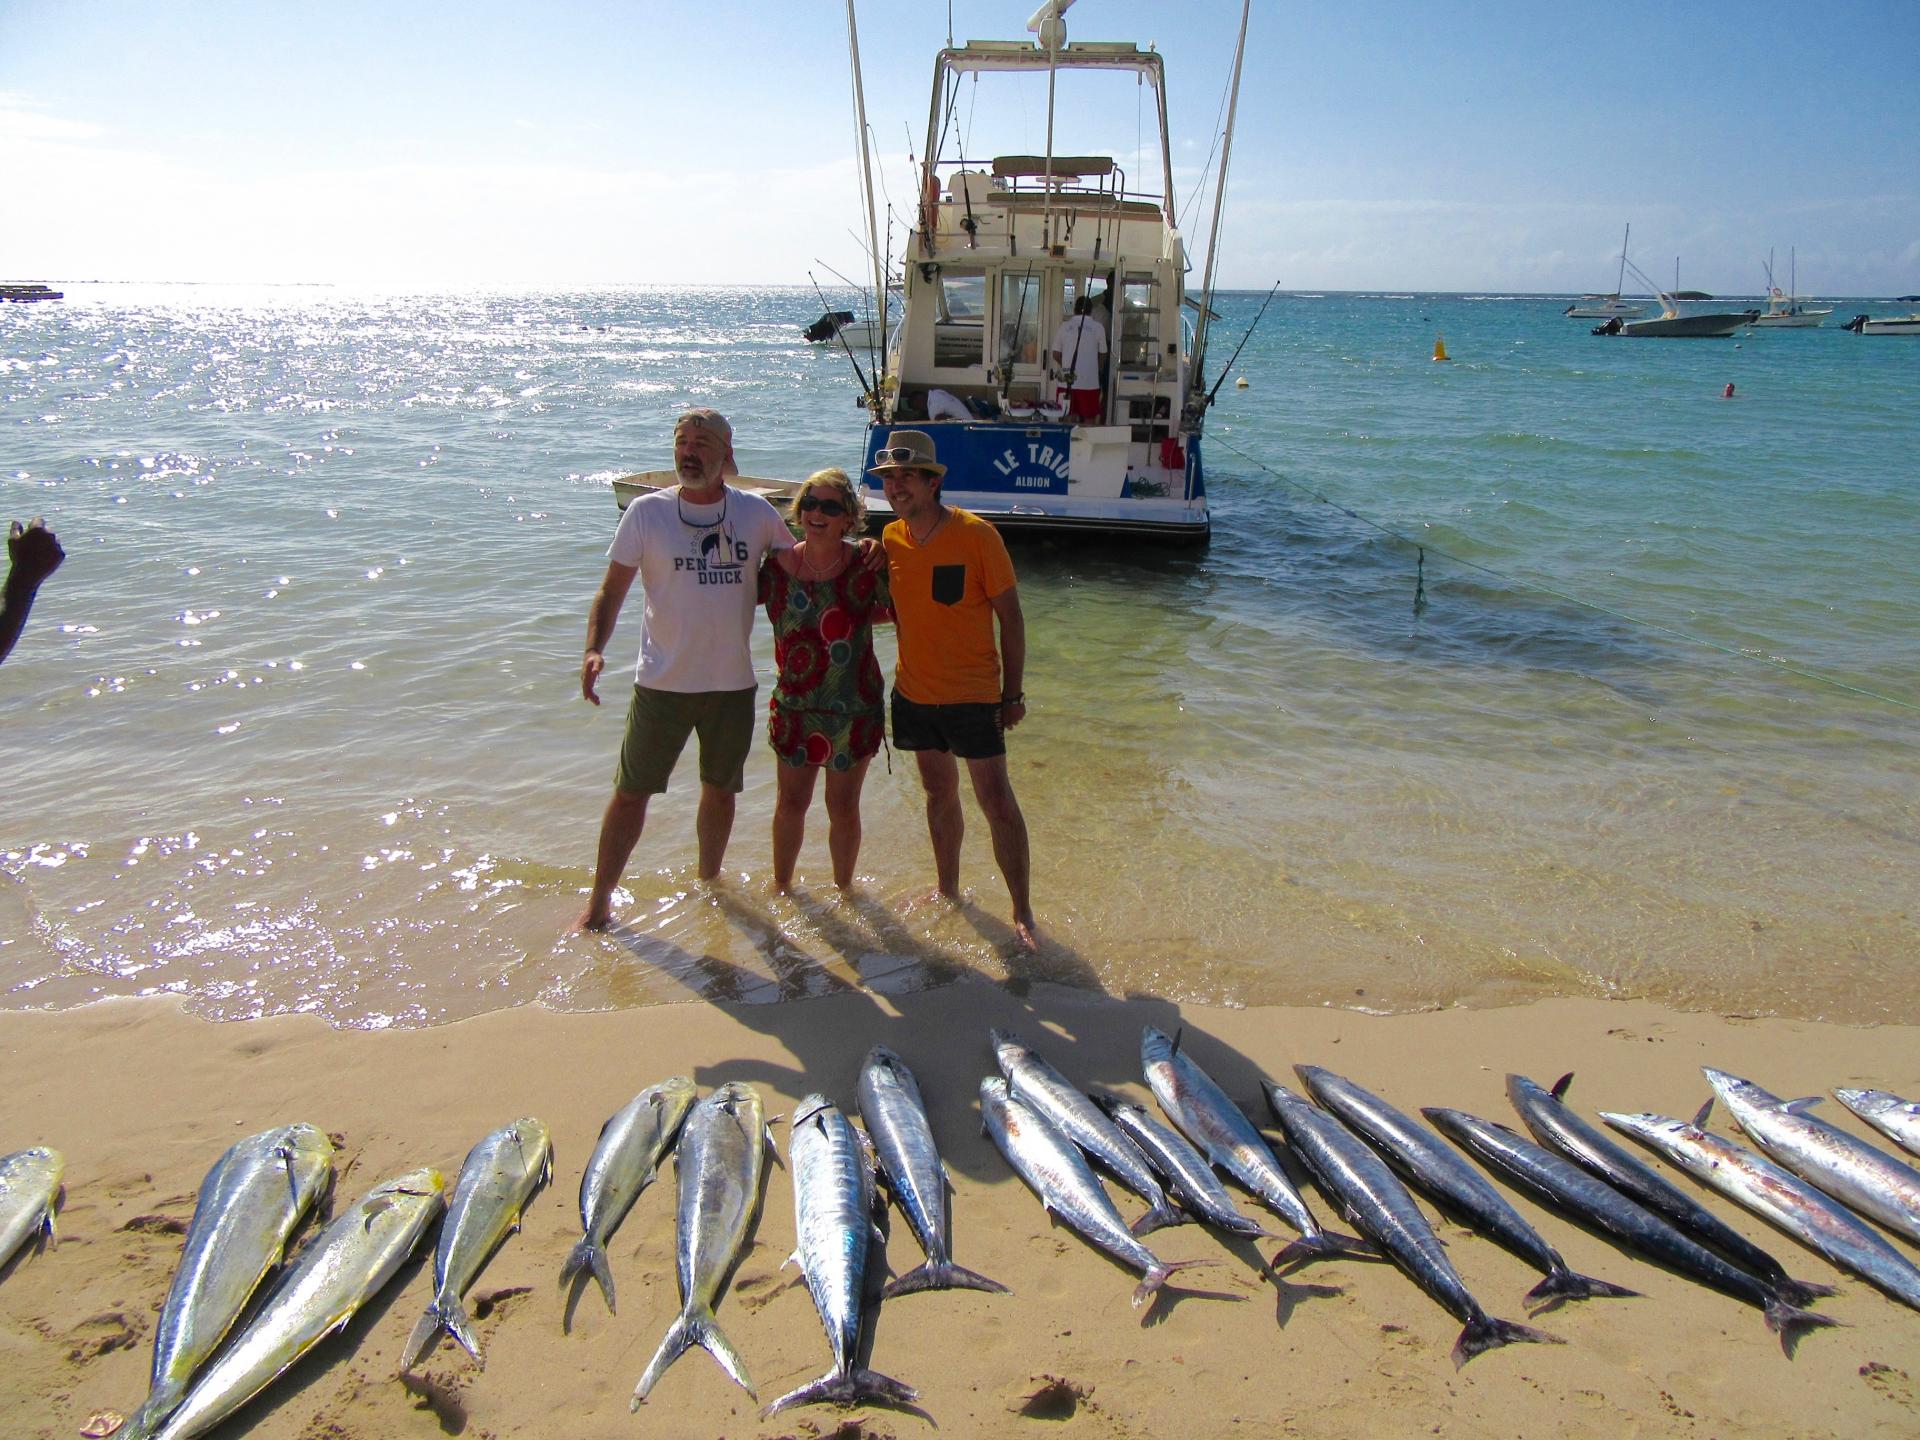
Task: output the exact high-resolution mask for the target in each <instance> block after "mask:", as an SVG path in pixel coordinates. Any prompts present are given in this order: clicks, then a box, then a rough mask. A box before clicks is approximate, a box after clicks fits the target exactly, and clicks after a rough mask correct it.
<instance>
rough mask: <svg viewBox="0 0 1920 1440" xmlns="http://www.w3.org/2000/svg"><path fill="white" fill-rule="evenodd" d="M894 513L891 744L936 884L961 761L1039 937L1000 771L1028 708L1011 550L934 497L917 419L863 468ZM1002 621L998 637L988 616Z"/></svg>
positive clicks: (949, 849) (944, 864) (1026, 925)
mask: <svg viewBox="0 0 1920 1440" xmlns="http://www.w3.org/2000/svg"><path fill="white" fill-rule="evenodd" d="M871 473H872V474H875V475H878V476H879V477H880V480H881V484H882V485H883V486H884V487H885V489H886V494H887V503H888V504H890V505H891V506H892V507H893V513H894V514H895V515H897V516H899V518H898V519H897V520H895V521H894V522H893V523H892V524H890V525H889V526H887V528H886V531H885V533H884V534H883V535H882V536H881V539H882V542H883V543H884V544H885V545H886V547H887V567H888V571H889V579H890V581H891V589H892V591H893V613H894V624H895V629H896V632H897V634H898V637H899V664H898V666H897V668H896V669H895V671H894V677H893V706H892V711H893V743H894V747H895V748H896V749H899V750H911V751H913V752H914V758H915V759H916V760H917V761H918V762H919V766H920V784H921V786H922V788H923V789H925V791H926V794H927V831H928V834H929V835H930V836H931V837H932V840H933V863H934V871H935V873H936V875H937V876H938V877H939V884H940V893H941V894H942V895H945V896H947V897H948V898H949V899H958V898H959V894H960V841H961V839H962V837H963V836H964V835H965V833H966V818H965V816H964V814H963V813H962V811H961V808H960V767H959V764H958V761H959V760H965V761H966V762H967V778H968V779H969V780H970V781H972V784H973V795H974V799H976V800H977V801H979V802H980V809H981V812H982V813H983V814H984V815H985V816H986V818H987V828H988V829H989V831H991V833H992V835H993V858H994V860H995V861H996V862H997V863H998V864H999V866H1000V873H1001V875H1002V876H1003V877H1005V879H1006V882H1007V893H1008V894H1009V895H1010V896H1011V897H1012V899H1013V928H1014V933H1015V935H1016V936H1017V937H1018V938H1019V941H1020V943H1021V944H1022V945H1024V946H1025V947H1026V948H1027V949H1029V950H1033V949H1037V948H1039V930H1038V927H1037V926H1036V925H1035V924H1034V919H1033V905H1032V901H1031V898H1030V896H1029V894H1028V884H1029V880H1030V873H1031V865H1030V862H1029V858H1028V853H1027V820H1026V817H1025V816H1024V815H1022V814H1021V813H1020V802H1019V801H1018V800H1017V799H1015V798H1014V793H1013V782H1012V780H1011V778H1010V777H1009V776H1008V774H1007V744H1006V732H1007V731H1008V730H1011V729H1012V728H1013V727H1014V726H1015V725H1018V724H1019V723H1020V721H1021V720H1022V719H1024V718H1025V717H1026V713H1027V706H1026V696H1025V695H1024V694H1023V693H1022V691H1021V689H1020V682H1021V680H1022V678H1023V676H1024V674H1025V672H1026V666H1027V628H1026V622H1025V620H1023V619H1022V618H1021V614H1020V595H1019V591H1018V589H1017V588H1016V586H1015V582H1014V575H1013V561H1012V560H1010V559H1009V558H1008V557H1007V547H1006V542H1005V541H1003V540H1001V538H1000V532H999V531H997V530H995V529H994V528H993V526H991V525H989V524H988V523H987V522H986V521H984V520H982V519H981V518H980V517H979V516H977V515H972V514H969V513H968V512H967V511H965V510H960V509H957V508H955V507H954V506H951V505H947V504H944V503H942V501H941V499H940V486H941V481H942V477H943V476H945V475H946V473H947V467H946V466H944V465H942V464H940V463H939V461H938V459H937V458H936V452H935V450H934V443H933V437H932V436H931V435H928V434H927V433H926V432H925V431H923V430H895V431H894V432H893V433H892V434H890V435H889V436H888V437H887V443H886V445H885V446H883V447H882V448H881V450H880V453H879V455H878V457H877V463H875V464H874V466H873V467H872V470H871ZM996 620H997V621H998V622H999V630H1000V633H999V640H998V644H996V643H995V638H994V623H995V621H996Z"/></svg>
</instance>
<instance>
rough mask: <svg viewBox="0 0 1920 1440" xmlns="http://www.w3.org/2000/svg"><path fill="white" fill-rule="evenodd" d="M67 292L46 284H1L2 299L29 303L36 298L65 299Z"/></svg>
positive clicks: (0, 293) (23, 303) (0, 294)
mask: <svg viewBox="0 0 1920 1440" xmlns="http://www.w3.org/2000/svg"><path fill="white" fill-rule="evenodd" d="M66 298H67V296H66V292H65V291H62V290H55V289H52V288H51V287H49V286H46V285H0V300H12V301H16V302H18V303H19V304H22V305H25V304H29V303H31V302H32V301H35V300H64V299H66Z"/></svg>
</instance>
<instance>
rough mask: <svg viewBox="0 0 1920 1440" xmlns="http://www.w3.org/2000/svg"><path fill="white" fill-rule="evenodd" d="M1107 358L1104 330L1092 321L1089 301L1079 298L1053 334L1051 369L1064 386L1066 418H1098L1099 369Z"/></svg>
mask: <svg viewBox="0 0 1920 1440" xmlns="http://www.w3.org/2000/svg"><path fill="white" fill-rule="evenodd" d="M1106 358H1107V327H1106V326H1104V325H1102V324H1101V323H1100V322H1099V321H1098V320H1096V319H1094V318H1093V301H1092V300H1091V299H1089V298H1088V297H1087V296H1085V295H1082V296H1081V297H1080V298H1079V299H1078V300H1075V301H1074V302H1073V314H1071V315H1069V316H1068V317H1067V318H1066V319H1064V320H1062V321H1061V322H1060V328H1059V329H1058V330H1056V331H1054V332H1053V368H1054V370H1055V372H1056V373H1058V374H1061V375H1062V376H1064V378H1065V379H1066V382H1067V414H1068V415H1069V416H1071V417H1072V418H1073V419H1075V420H1098V419H1099V418H1100V395H1101V383H1100V367H1101V365H1102V364H1103V363H1104V362H1105V360H1106Z"/></svg>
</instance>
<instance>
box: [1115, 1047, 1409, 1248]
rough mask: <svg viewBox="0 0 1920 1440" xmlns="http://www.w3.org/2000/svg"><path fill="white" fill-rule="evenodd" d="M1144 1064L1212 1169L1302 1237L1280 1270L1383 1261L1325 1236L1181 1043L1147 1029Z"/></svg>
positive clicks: (1350, 1239) (1343, 1239) (1164, 1104)
mask: <svg viewBox="0 0 1920 1440" xmlns="http://www.w3.org/2000/svg"><path fill="white" fill-rule="evenodd" d="M1140 1064H1141V1067H1142V1068H1143V1069H1144V1070H1145V1071H1146V1076H1147V1087H1148V1088H1149V1089H1150V1090H1152V1091H1153V1094H1154V1098H1155V1099H1156V1100H1158V1101H1159V1102H1160V1108H1161V1109H1162V1110H1164V1111H1166V1112H1167V1118H1168V1119H1169V1120H1171V1121H1173V1123H1174V1126H1175V1128H1177V1129H1178V1130H1179V1131H1180V1133H1181V1134H1182V1135H1185V1136H1186V1137H1187V1139H1189V1140H1191V1141H1192V1142H1193V1143H1194V1147H1195V1148H1196V1149H1198V1150H1199V1152H1200V1153H1201V1154H1202V1155H1204V1156H1206V1157H1207V1163H1208V1164H1210V1165H1214V1166H1217V1167H1218V1168H1220V1169H1222V1170H1224V1171H1226V1172H1227V1174H1229V1175H1231V1176H1233V1178H1234V1179H1236V1180H1238V1181H1239V1182H1240V1183H1241V1184H1242V1185H1244V1186H1246V1187H1247V1188H1248V1189H1249V1190H1251V1191H1252V1192H1253V1193H1254V1194H1255V1195H1257V1196H1259V1197H1260V1200H1261V1202H1262V1203H1263V1204H1265V1205H1266V1207H1267V1208H1268V1209H1269V1210H1271V1211H1273V1213H1274V1214H1276V1215H1278V1216H1279V1217H1280V1218H1281V1219H1282V1220H1284V1221H1286V1222H1287V1224H1289V1225H1291V1226H1292V1227H1293V1228H1294V1229H1295V1230H1298V1231H1299V1232H1300V1238H1299V1239H1298V1240H1295V1241H1294V1242H1293V1243H1292V1244H1290V1245H1288V1246H1287V1247H1286V1248H1285V1249H1284V1250H1282V1251H1281V1252H1280V1253H1279V1254H1278V1255H1276V1256H1274V1257H1273V1263H1274V1264H1275V1265H1276V1266H1277V1265H1282V1264H1288V1263H1291V1262H1293V1261H1295V1260H1299V1259H1302V1258H1303V1257H1304V1258H1307V1259H1312V1258H1314V1257H1316V1256H1332V1255H1353V1256H1358V1257H1361V1258H1363V1259H1371V1260H1377V1259H1379V1258H1380V1252H1379V1251H1378V1250H1377V1249H1375V1248H1374V1247H1373V1246H1372V1245H1370V1244H1368V1243H1367V1242H1366V1241H1364V1240H1361V1239H1358V1238H1357V1237H1355V1236H1352V1235H1341V1234H1338V1233H1337V1232H1334V1231H1331V1230H1322V1229H1321V1228H1320V1222H1319V1221H1317V1220H1315V1219H1314V1218H1313V1212H1312V1211H1311V1210H1309V1209H1308V1208H1307V1202H1306V1201H1304V1200H1302V1199H1301V1198H1300V1192H1299V1191H1298V1190H1296V1189H1294V1188H1293V1182H1292V1181H1291V1180H1289V1179H1288V1178H1287V1172H1286V1171H1285V1170H1283V1169H1281V1168H1280V1161H1279V1160H1278V1159H1277V1158H1276V1157H1275V1156H1274V1153H1273V1151H1272V1149H1271V1148H1269V1146H1268V1145H1267V1142H1266V1141H1265V1139H1263V1138H1262V1137H1261V1134H1260V1132H1259V1131H1258V1130H1256V1129H1255V1128H1254V1126H1253V1122H1252V1121H1251V1120H1249V1119H1247V1117H1246V1116H1245V1115H1244V1114H1242V1113H1241V1111H1240V1107H1239V1106H1238V1105H1236V1104H1234V1103H1233V1101H1232V1099H1231V1098H1229V1097H1228V1095H1227V1092H1226V1091H1224V1090H1222V1089H1221V1088H1220V1087H1219V1086H1218V1085H1217V1084H1215V1083H1214V1079H1213V1077H1212V1076H1211V1075H1209V1074H1207V1072H1206V1071H1204V1070H1202V1069H1201V1068H1200V1067H1199V1066H1198V1065H1196V1064H1194V1063H1193V1061H1192V1059H1190V1058H1189V1057H1188V1056H1186V1055H1184V1054H1182V1053H1181V1050H1180V1042H1179V1041H1178V1040H1175V1039H1169V1038H1168V1037H1167V1036H1166V1034H1165V1033H1164V1032H1162V1031H1159V1030H1156V1029H1154V1027H1153V1026H1151V1025H1148V1026H1147V1027H1145V1028H1144V1029H1143V1030H1142V1031H1141V1032H1140Z"/></svg>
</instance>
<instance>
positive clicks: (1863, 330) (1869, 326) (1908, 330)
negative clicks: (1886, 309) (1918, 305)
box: [1843, 310, 1920, 335]
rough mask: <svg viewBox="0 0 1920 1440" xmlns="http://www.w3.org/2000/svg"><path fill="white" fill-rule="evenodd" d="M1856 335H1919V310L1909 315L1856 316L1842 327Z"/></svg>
mask: <svg viewBox="0 0 1920 1440" xmlns="http://www.w3.org/2000/svg"><path fill="white" fill-rule="evenodd" d="M1843 328H1844V329H1848V330H1851V331H1853V333H1854V334H1856V335H1920V310H1916V311H1914V312H1913V313H1912V314H1911V315H1883V316H1881V317H1880V318H1879V319H1877V320H1876V319H1875V318H1874V317H1873V316H1871V315H1856V316H1854V317H1853V319H1851V320H1849V321H1848V322H1847V323H1846V325H1845V326H1844V327H1843Z"/></svg>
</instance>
